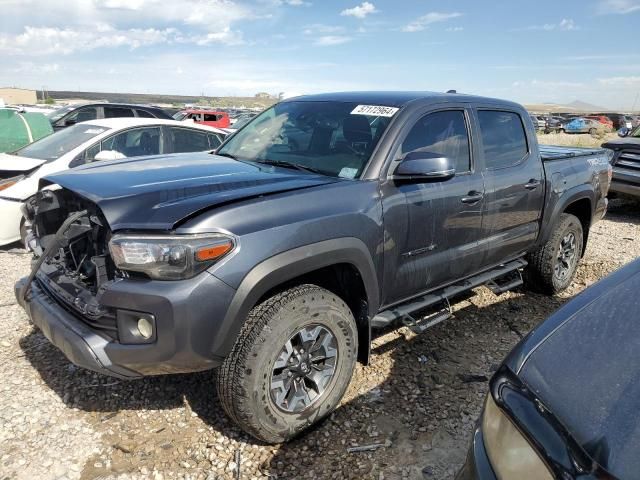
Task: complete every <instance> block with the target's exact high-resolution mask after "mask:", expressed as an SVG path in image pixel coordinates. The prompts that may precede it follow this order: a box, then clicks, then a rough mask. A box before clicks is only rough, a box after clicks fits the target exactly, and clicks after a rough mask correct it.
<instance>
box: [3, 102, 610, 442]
mask: <svg viewBox="0 0 640 480" xmlns="http://www.w3.org/2000/svg"><path fill="white" fill-rule="evenodd" d="M290 132H292V135H293V139H294V141H291V142H290V141H289V139H290ZM300 132H305V133H306V134H305V135H302V134H301V133H300ZM181 157H182V158H181V159H180V161H179V162H176V161H175V157H171V156H168V157H161V156H160V157H154V158H146V159H142V160H140V161H137V162H130V161H129V160H119V161H112V162H105V163H104V164H103V165H97V164H94V165H87V166H84V167H81V168H77V169H72V170H68V171H66V172H63V173H59V174H57V175H51V176H48V177H47V178H46V179H45V181H44V182H43V190H41V192H40V193H39V194H38V195H37V196H36V198H34V199H32V200H31V201H29V202H28V203H27V204H25V213H26V215H27V218H28V221H29V222H30V223H31V225H32V227H31V232H30V233H29V235H28V239H29V240H28V243H29V245H32V246H33V248H32V249H33V251H34V264H33V268H32V272H31V275H30V276H29V277H28V278H25V279H22V280H21V281H19V282H18V283H17V284H16V286H15V293H16V296H17V298H18V301H19V303H20V304H21V305H22V306H23V307H24V309H25V310H26V311H27V313H28V315H29V317H30V318H31V320H32V322H33V323H34V324H35V325H36V326H37V327H39V328H40V329H41V330H42V332H43V333H44V335H45V336H46V337H47V338H48V339H49V340H50V341H51V342H52V343H53V344H54V345H56V346H57V347H58V348H60V349H61V350H62V351H63V352H64V354H65V355H66V356H67V357H68V358H69V359H70V360H71V361H72V362H73V363H75V364H76V365H79V366H82V367H84V368H88V369H90V370H94V371H97V372H102V373H105V374H107V375H112V376H116V377H119V378H124V379H132V378H139V377H142V376H145V375H156V374H167V373H181V372H194V371H199V370H207V369H211V368H216V367H217V368H218V374H217V380H216V382H217V391H218V396H219V398H220V402H221V405H222V407H223V408H224V410H225V411H226V412H227V414H228V415H229V416H230V418H231V419H233V420H234V421H235V422H236V423H237V424H238V425H239V426H240V427H241V428H242V429H244V430H245V431H246V432H248V433H249V434H251V435H253V436H254V437H256V438H258V439H260V440H262V441H265V442H270V443H277V442H282V441H286V440H288V439H290V438H292V437H294V436H295V435H297V434H299V433H300V432H302V431H303V430H304V429H306V428H307V427H309V426H310V425H312V424H314V423H316V422H317V421H319V420H320V419H322V418H323V417H325V416H326V415H328V414H329V413H331V411H332V410H333V409H335V408H336V406H337V405H338V404H339V402H340V399H341V398H342V396H343V394H344V392H345V390H346V388H347V386H348V384H349V382H350V379H351V376H352V373H353V371H354V367H355V364H356V361H357V360H360V361H361V362H363V363H367V362H368V359H369V354H370V344H371V343H370V340H371V335H372V333H371V332H372V330H373V329H379V328H383V327H388V326H391V325H398V324H403V325H407V326H408V327H410V328H411V329H413V330H414V331H416V332H422V331H425V330H426V329H427V328H429V327H430V326H432V325H435V324H437V323H439V322H441V321H443V320H445V319H447V318H448V317H450V316H451V307H450V301H453V300H454V299H455V298H456V297H457V296H458V295H460V294H462V293H465V292H468V291H469V290H470V289H472V288H474V287H477V286H480V285H488V286H489V287H490V288H491V289H493V291H494V292H496V293H500V292H504V291H506V290H509V289H512V288H515V287H517V286H519V285H521V284H522V283H523V281H526V283H527V284H528V285H529V286H530V287H531V288H533V289H536V290H538V291H541V292H546V293H548V294H553V293H555V292H559V291H561V290H563V289H565V288H566V287H567V286H568V285H569V284H570V283H571V281H572V278H573V276H574V274H575V271H576V268H577V265H578V261H579V259H580V258H581V256H582V254H583V252H584V249H585V246H586V242H587V239H588V235H589V229H590V228H591V225H592V224H593V223H594V222H596V221H598V220H599V219H600V218H601V217H602V216H603V215H604V213H605V211H606V208H607V199H606V194H607V190H608V188H609V181H610V173H611V166H610V165H609V160H610V157H609V154H608V151H606V150H601V149H576V148H564V147H539V146H538V143H537V140H536V134H535V131H534V127H533V125H532V123H531V119H530V118H529V116H528V114H527V112H526V110H524V108H523V107H522V106H520V105H518V104H515V103H511V102H507V101H502V100H494V99H488V98H482V97H474V96H467V95H460V94H455V93H450V94H437V93H422V92H418V93H415V92H407V93H403V92H379V93H376V92H361V93H335V94H321V95H311V96H305V97H298V98H292V99H288V100H284V101H282V102H281V103H278V104H276V105H275V106H272V107H270V108H268V109H267V110H265V111H264V112H263V113H261V114H260V115H258V116H257V117H255V118H254V119H253V120H252V121H251V122H250V123H249V124H248V125H246V126H245V127H244V128H243V129H241V130H239V131H238V132H237V133H235V134H234V135H232V136H230V137H229V138H228V139H227V140H226V141H225V143H224V144H223V145H222V146H221V147H220V148H219V149H218V150H217V154H216V155H215V156H213V155H210V154H193V155H191V156H187V155H182V156H181ZM521 272H522V273H521ZM522 274H524V277H525V278H524V279H523V278H522Z"/></svg>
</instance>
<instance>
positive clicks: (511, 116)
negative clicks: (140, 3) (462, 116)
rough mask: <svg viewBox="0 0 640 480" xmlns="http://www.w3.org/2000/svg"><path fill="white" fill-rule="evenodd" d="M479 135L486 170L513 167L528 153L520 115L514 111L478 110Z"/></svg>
mask: <svg viewBox="0 0 640 480" xmlns="http://www.w3.org/2000/svg"><path fill="white" fill-rule="evenodd" d="M478 123H479V126H480V137H481V139H482V147H483V152H484V159H485V167H486V168H487V169H488V170H495V169H499V168H508V167H513V166H515V165H518V164H519V163H521V162H522V161H523V160H524V159H525V158H526V156H527V154H528V153H529V145H528V142H527V134H526V130H525V128H524V123H523V122H522V117H521V116H520V115H519V114H518V113H516V112H510V111H502V110H478Z"/></svg>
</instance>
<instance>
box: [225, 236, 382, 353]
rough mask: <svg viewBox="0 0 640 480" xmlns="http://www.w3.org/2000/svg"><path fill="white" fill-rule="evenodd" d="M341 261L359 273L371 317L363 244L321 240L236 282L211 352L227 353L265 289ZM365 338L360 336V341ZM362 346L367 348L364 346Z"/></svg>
mask: <svg viewBox="0 0 640 480" xmlns="http://www.w3.org/2000/svg"><path fill="white" fill-rule="evenodd" d="M341 263H348V264H351V265H353V266H354V267H355V268H356V269H357V270H358V272H359V273H360V276H361V278H362V281H363V284H364V287H365V291H366V294H367V306H368V317H369V319H371V318H373V316H374V315H375V314H376V313H377V312H378V308H379V304H380V293H379V289H378V280H377V275H376V269H375V267H374V264H373V260H372V258H371V254H370V253H369V250H368V249H367V246H366V245H365V244H364V242H363V241H362V240H360V239H357V238H354V237H345V238H337V239H332V240H325V241H322V242H318V243H312V244H310V245H305V246H302V247H297V248H294V249H292V250H289V251H286V252H282V253H280V254H278V255H275V256H273V257H271V258H268V259H267V260H264V261H263V262H261V263H259V264H258V265H256V266H255V267H254V268H253V269H252V270H251V271H250V272H249V273H248V274H247V275H246V276H245V277H244V279H243V280H242V282H241V283H240V286H239V287H238V290H237V291H236V293H235V295H234V297H233V300H232V301H231V304H230V305H229V308H228V310H227V312H226V315H225V317H224V320H223V321H222V325H221V328H220V329H219V331H220V332H224V334H223V335H220V336H218V337H217V338H214V339H213V345H212V353H213V354H214V355H215V356H217V357H220V358H224V357H226V355H228V354H229V352H230V351H231V349H232V348H233V345H234V343H235V341H236V338H237V337H238V335H239V333H240V330H241V328H242V325H243V324H244V321H245V319H246V318H247V315H248V314H249V312H250V311H251V309H252V308H253V307H254V306H255V305H256V304H257V303H258V301H259V300H260V299H261V298H262V297H263V296H264V295H265V294H266V293H267V292H268V291H269V290H271V289H273V288H276V287H278V286H279V285H282V284H283V283H285V282H287V281H289V280H292V279H294V278H296V277H299V276H300V275H304V274H305V273H310V272H313V271H314V270H318V269H320V268H324V267H329V266H331V265H337V264H341ZM356 320H358V319H357V318H356ZM367 337H369V336H366V337H365V338H366V339H367V340H368V338H367ZM365 338H363V337H362V335H361V338H360V341H361V342H362V340H364V339H365ZM362 347H364V348H365V351H368V348H369V346H368V345H361V349H362Z"/></svg>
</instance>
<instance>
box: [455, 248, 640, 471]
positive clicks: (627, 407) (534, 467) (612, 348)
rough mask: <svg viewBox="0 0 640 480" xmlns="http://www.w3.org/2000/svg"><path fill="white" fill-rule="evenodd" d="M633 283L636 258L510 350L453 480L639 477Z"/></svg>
mask: <svg viewBox="0 0 640 480" xmlns="http://www.w3.org/2000/svg"><path fill="white" fill-rule="evenodd" d="M638 289H640V260H636V261H635V262H633V263H631V264H629V265H627V266H626V267H624V268H622V269H620V270H618V271H617V272H615V273H613V274H612V275H609V276H608V277H606V278H605V279H603V280H601V281H600V282H598V283H597V284H595V285H593V286H591V287H589V288H588V289H586V290H585V291H583V292H582V293H581V294H580V295H578V296H577V297H575V298H574V299H573V300H571V301H570V302H569V303H567V304H566V305H565V306H564V307H562V308H561V309H560V310H558V311H557V312H556V313H555V314H553V315H552V316H551V317H549V318H548V319H547V320H545V321H544V322H542V323H541V324H540V325H538V326H537V327H536V328H535V329H534V330H533V331H532V332H531V333H529V335H528V336H527V337H525V338H524V339H523V340H522V341H521V342H520V343H519V344H518V345H517V346H516V347H515V349H514V350H513V351H512V352H511V353H510V354H509V355H508V356H507V358H506V360H505V361H504V363H503V364H502V366H501V367H500V368H499V369H498V371H497V372H496V373H495V375H494V376H493V378H492V379H491V381H490V383H489V394H488V395H487V398H486V402H485V405H484V411H483V413H482V415H481V420H480V422H479V423H478V426H477V428H476V430H475V433H474V436H473V442H472V446H471V448H470V450H469V455H468V457H467V462H466V464H465V466H464V467H463V469H462V471H461V472H460V473H459V474H458V476H457V479H458V480H496V479H502V480H520V479H523V478H531V479H534V478H535V479H537V480H538V479H539V480H546V479H549V480H551V479H560V478H562V479H579V478H584V479H633V478H638V472H640V455H638V446H639V445H640V420H639V417H638V411H640V395H639V394H640V382H638V378H639V377H640V363H638V361H637V355H638V349H639V348H640V323H639V322H637V321H633V320H635V319H636V318H637V312H638V308H640V301H638V300H637V299H635V300H634V298H635V295H636V294H637V292H638ZM630 320H631V321H630Z"/></svg>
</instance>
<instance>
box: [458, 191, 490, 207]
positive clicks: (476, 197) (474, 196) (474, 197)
mask: <svg viewBox="0 0 640 480" xmlns="http://www.w3.org/2000/svg"><path fill="white" fill-rule="evenodd" d="M483 198H484V195H483V194H482V193H480V192H476V191H471V192H469V193H468V194H467V196H466V197H462V198H461V199H460V201H461V202H462V203H466V204H467V205H474V204H476V203H478V202H479V201H480V200H482V199H483Z"/></svg>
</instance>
